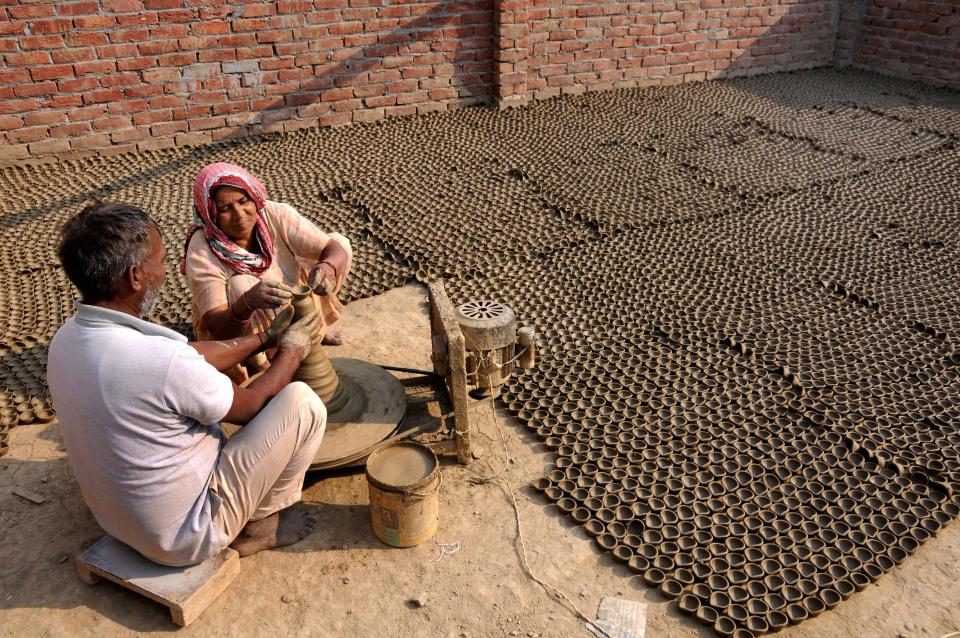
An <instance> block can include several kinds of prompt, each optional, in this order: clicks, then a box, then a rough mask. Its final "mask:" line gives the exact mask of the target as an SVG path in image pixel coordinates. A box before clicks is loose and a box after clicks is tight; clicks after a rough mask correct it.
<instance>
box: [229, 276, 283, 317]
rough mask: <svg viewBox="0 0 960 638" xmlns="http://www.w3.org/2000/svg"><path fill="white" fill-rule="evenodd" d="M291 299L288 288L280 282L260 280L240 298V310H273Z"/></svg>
mask: <svg viewBox="0 0 960 638" xmlns="http://www.w3.org/2000/svg"><path fill="white" fill-rule="evenodd" d="M292 298H293V293H291V292H290V286H288V285H286V284H285V283H283V282H280V281H269V280H261V281H260V283H258V284H257V285H256V286H254V287H253V288H251V289H250V290H248V291H247V292H245V293H243V296H242V297H240V299H239V300H238V301H239V308H238V309H241V310H249V311H250V312H253V311H254V310H273V309H275V308H279V307H280V306H283V305H285V304H287V303H288V302H289V301H290V300H291V299H292Z"/></svg>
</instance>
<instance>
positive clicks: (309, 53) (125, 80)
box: [0, 0, 494, 163]
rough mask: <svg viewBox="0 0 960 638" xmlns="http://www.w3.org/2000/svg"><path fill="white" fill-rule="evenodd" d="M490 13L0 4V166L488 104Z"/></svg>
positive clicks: (175, 3) (360, 7) (417, 3)
mask: <svg viewBox="0 0 960 638" xmlns="http://www.w3.org/2000/svg"><path fill="white" fill-rule="evenodd" d="M492 15H493V2H492V0H410V1H403V2H395V1H390V2H383V1H381V0H316V1H311V0H279V1H275V2H253V3H242V2H228V3H214V2H211V1H210V0H75V1H68V2H43V1H41V2H37V1H36V0H4V1H3V2H0V161H5V163H11V162H13V161H16V160H18V159H22V158H26V157H30V156H44V155H50V154H57V155H61V156H62V155H63V154H65V153H70V152H77V151H88V150H97V149H100V150H101V151H102V150H104V149H106V150H107V152H122V151H127V150H134V149H145V148H163V147H167V146H173V145H188V144H196V143H203V142H207V141H213V140H218V139H223V138H225V137H230V136H243V135H247V134H250V133H252V132H257V131H276V130H291V129H296V128H302V127H307V126H315V125H317V124H322V125H326V124H344V123H347V122H351V121H369V120H376V119H379V118H382V117H385V116H391V115H405V114H412V113H417V112H424V111H428V110H442V109H446V108H451V107H456V106H462V105H465V104H472V103H475V102H478V101H487V100H488V99H489V97H490V95H491V94H492V92H493V81H494V79H493V66H492V65H493V52H492V46H493V24H492V21H491V20H492Z"/></svg>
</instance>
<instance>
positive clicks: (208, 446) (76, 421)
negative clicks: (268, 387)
mask: <svg viewBox="0 0 960 638" xmlns="http://www.w3.org/2000/svg"><path fill="white" fill-rule="evenodd" d="M186 341H187V340H186V338H185V337H183V335H180V334H178V333H176V332H173V331H172V330H168V329H167V328H164V327H162V326H158V325H156V324H153V323H150V322H147V321H143V320H141V319H137V318H136V317H133V316H131V315H128V314H125V313H122V312H117V311H114V310H108V309H106V308H100V307H98V306H90V305H86V304H82V303H78V304H77V314H76V315H75V316H74V317H72V318H71V319H69V320H67V322H66V323H64V324H63V326H61V327H60V329H59V330H58V331H57V334H56V335H54V337H53V341H51V342H50V353H49V357H48V362H47V382H48V384H49V386H50V394H51V396H52V399H53V403H54V406H55V407H56V410H57V416H58V418H59V421H60V429H61V431H62V432H63V441H64V444H65V445H66V447H67V453H68V454H69V456H70V465H71V467H72V468H73V472H74V474H75V475H76V477H77V482H78V483H79V484H80V489H81V491H82V492H83V497H84V499H85V500H86V502H87V505H88V506H89V507H90V510H91V511H92V512H93V515H94V516H95V517H96V519H97V522H98V523H99V524H100V526H101V527H102V528H103V529H104V530H105V531H106V532H107V533H109V534H110V535H112V536H114V537H115V538H117V539H119V540H121V541H123V542H124V543H126V544H127V545H130V546H131V547H133V548H134V549H136V550H137V551H139V552H140V553H141V554H143V555H144V556H146V557H147V558H149V559H151V560H153V561H155V562H158V563H162V564H165V565H188V564H192V563H196V562H199V561H201V560H204V559H205V558H207V557H209V556H211V555H213V554H216V553H217V552H219V551H220V550H221V549H223V548H224V547H225V546H226V545H227V544H228V543H229V542H230V539H229V538H227V537H226V535H225V534H224V533H223V532H222V531H221V530H220V529H219V528H218V527H217V526H216V525H215V524H214V523H213V516H214V514H215V513H216V508H217V507H219V504H220V501H219V497H218V496H217V495H216V494H215V493H211V492H210V491H209V488H210V482H211V479H212V477H213V472H214V469H215V468H216V465H217V460H218V458H219V454H220V448H221V439H222V436H221V433H220V428H219V426H218V422H219V421H220V420H221V419H223V418H224V416H226V414H227V411H228V410H229V409H230V406H231V404H232V403H233V385H232V384H231V382H230V379H229V378H227V377H226V376H225V375H223V374H221V373H220V372H218V371H217V370H216V368H214V367H213V366H211V365H210V364H209V363H207V362H206V361H205V360H204V359H203V357H201V356H200V354H199V353H197V351H196V350H194V349H193V348H191V347H190V346H189V345H187V343H186Z"/></svg>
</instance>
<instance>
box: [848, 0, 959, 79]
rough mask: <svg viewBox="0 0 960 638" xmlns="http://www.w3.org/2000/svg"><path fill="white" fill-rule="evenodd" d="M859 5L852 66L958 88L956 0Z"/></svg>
mask: <svg viewBox="0 0 960 638" xmlns="http://www.w3.org/2000/svg"><path fill="white" fill-rule="evenodd" d="M860 1H861V2H864V3H865V6H864V9H863V23H862V25H861V26H860V32H859V37H858V44H857V46H856V48H855V50H854V51H853V53H852V61H853V63H854V64H855V65H856V66H860V67H865V68H869V69H874V70H877V71H880V72H883V73H890V74H893V75H898V76H902V77H909V78H919V79H923V80H927V81H931V82H935V83H937V84H945V85H949V86H954V87H960V0H860Z"/></svg>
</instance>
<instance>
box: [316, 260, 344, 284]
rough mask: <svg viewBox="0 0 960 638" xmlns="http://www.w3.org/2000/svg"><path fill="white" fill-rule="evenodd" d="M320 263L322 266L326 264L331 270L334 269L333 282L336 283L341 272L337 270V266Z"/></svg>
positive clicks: (326, 262) (327, 262)
mask: <svg viewBox="0 0 960 638" xmlns="http://www.w3.org/2000/svg"><path fill="white" fill-rule="evenodd" d="M320 263H321V264H326V265H327V266H330V268H332V269H333V280H334V281H337V280H338V279H340V271H338V270H337V267H336V266H334V265H333V264H331V263H330V262H329V261H321V262H320Z"/></svg>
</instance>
